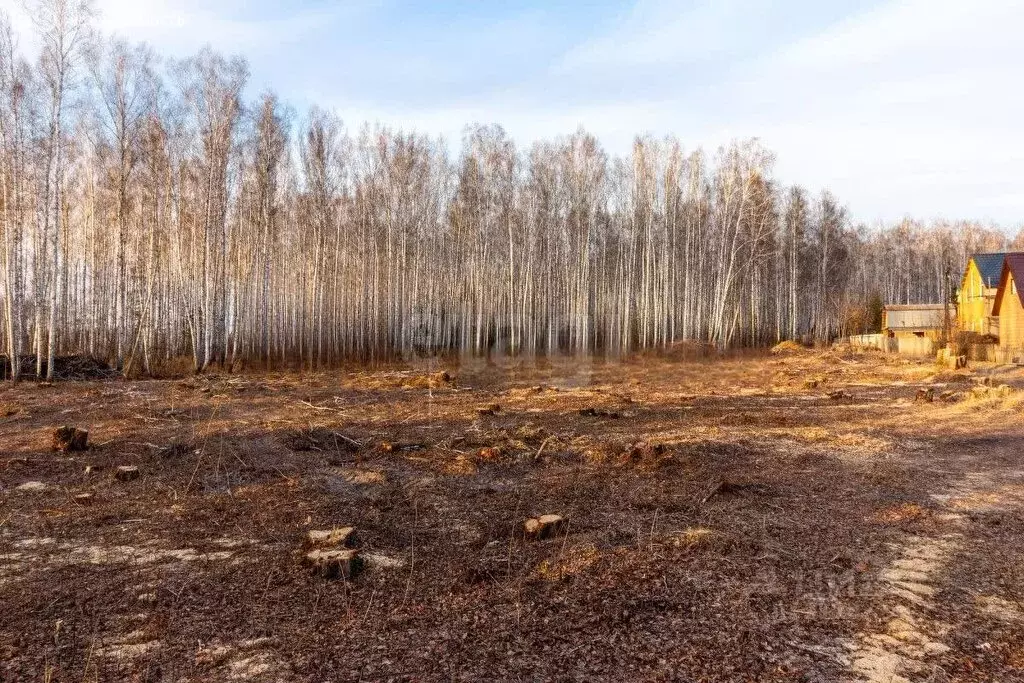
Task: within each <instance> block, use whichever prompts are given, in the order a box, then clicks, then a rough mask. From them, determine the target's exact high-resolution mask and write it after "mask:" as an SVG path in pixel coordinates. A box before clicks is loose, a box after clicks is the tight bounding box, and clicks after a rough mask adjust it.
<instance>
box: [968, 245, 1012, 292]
mask: <svg viewBox="0 0 1024 683" xmlns="http://www.w3.org/2000/svg"><path fill="white" fill-rule="evenodd" d="M1005 256H1006V253H1005V252H1000V253H997V254H972V255H971V259H973V260H974V264H975V265H976V266H978V271H979V272H980V273H981V281H982V282H983V283H984V284H985V286H986V287H998V286H999V276H1000V275H1002V273H1003V258H1004V257H1005Z"/></svg>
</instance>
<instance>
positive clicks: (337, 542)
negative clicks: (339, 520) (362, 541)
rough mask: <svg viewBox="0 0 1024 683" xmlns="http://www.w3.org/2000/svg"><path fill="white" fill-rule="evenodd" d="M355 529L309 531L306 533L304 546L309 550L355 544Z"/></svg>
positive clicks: (338, 528) (349, 527)
mask: <svg viewBox="0 0 1024 683" xmlns="http://www.w3.org/2000/svg"><path fill="white" fill-rule="evenodd" d="M355 531H356V528H355V527H352V526H343V527H337V528H334V529H311V530H309V531H307V532H306V546H307V547H311V548H337V547H339V546H341V547H344V546H348V545H351V544H352V543H354V542H355Z"/></svg>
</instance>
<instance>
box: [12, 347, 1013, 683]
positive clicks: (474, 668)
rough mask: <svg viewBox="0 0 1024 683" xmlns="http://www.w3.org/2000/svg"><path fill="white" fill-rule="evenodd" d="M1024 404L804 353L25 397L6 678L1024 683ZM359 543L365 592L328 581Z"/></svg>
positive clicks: (130, 387)
mask: <svg viewBox="0 0 1024 683" xmlns="http://www.w3.org/2000/svg"><path fill="white" fill-rule="evenodd" d="M442 370H445V371H447V373H448V374H447V375H444V374H442V372H441V371H442ZM1004 384H1005V385H1007V386H1001V385H1004ZM1019 384H1022V382H1021V376H1020V374H1019V373H1018V372H1017V371H1016V370H1013V369H1008V368H997V367H983V368H970V369H967V370H960V371H956V372H950V371H939V370H937V369H936V367H935V366H934V365H932V364H928V363H915V362H911V361H907V360H903V359H894V358H888V357H883V356H880V355H874V354H867V355H858V354H853V353H850V352H842V351H828V352H812V351H802V350H797V349H789V350H782V352H781V353H779V354H777V355H768V354H764V355H752V356H747V357H737V358H728V359H707V360H690V361H685V362H680V361H677V360H673V359H671V358H655V357H651V358H640V359H635V360H633V361H631V362H622V363H602V362H598V361H586V362H581V361H575V362H569V361H565V362H561V361H559V362H552V361H545V360H528V361H527V360H522V361H507V362H503V363H497V364H495V363H487V362H482V361H481V362H479V363H464V364H462V365H461V366H456V365H447V366H445V367H443V368H441V367H437V365H436V364H426V365H424V366H423V367H415V368H389V369H382V370H376V371H353V372H336V373H318V374H301V375H300V374H265V375H258V374H247V375H244V376H232V375H221V376H200V377H194V378H189V379H186V380H160V381H156V380H153V381H120V380H88V381H77V382H70V381H65V382H56V383H55V384H54V385H52V386H45V385H43V386H40V385H35V384H31V383H22V384H20V385H18V386H11V385H6V386H5V387H4V388H2V389H0V613H2V618H0V679H2V680H11V681H21V680H33V681H34V680H48V681H120V680H137V681H164V680H167V681H208V680H247V681H334V680H367V681H369V680H414V681H434V680H509V681H514V680H587V681H589V680H704V681H764V680H774V681H836V680H877V681H883V680H884V681H906V680H910V681H918V680H920V681H926V680H927V681H960V680H970V681H987V680H1000V681H1012V680H1024V554H1022V553H1024V550H1022V548H1024V545H1022V541H1024V521H1022V516H1021V512H1020V510H1021V508H1020V505H1021V503H1022V502H1024V450H1022V449H1020V448H1019V444H1020V443H1021V438H1022V436H1024V411H1022V406H1024V392H1019V391H1018V389H1017V388H1016V387H1017V386H1018V385H1019ZM929 388H934V389H935V391H934V392H931V400H926V399H918V394H919V391H918V390H919V389H926V390H927V389H929ZM926 393H927V392H926ZM65 425H66V426H71V427H77V428H81V429H85V430H88V432H89V448H88V449H87V450H85V451H81V452H78V451H68V452H55V451H54V450H52V445H51V444H52V442H53V432H54V430H55V429H57V428H58V427H61V426H65ZM122 466H132V467H137V468H138V473H137V474H138V476H137V477H135V475H133V476H132V477H127V476H121V474H120V471H119V470H118V468H119V467H122ZM83 494H91V495H83ZM550 514H556V515H561V517H562V518H563V519H562V521H561V522H559V524H558V525H556V526H555V527H553V531H552V533H551V534H540V535H539V536H538V537H539V538H540V539H542V540H538V539H537V538H532V537H528V536H527V534H526V533H525V532H524V526H523V525H524V523H525V521H526V520H527V519H530V518H540V517H541V516H542V515H550ZM348 526H351V527H354V528H355V531H354V533H353V535H352V537H351V539H353V540H352V541H351V542H350V545H353V547H355V548H358V550H359V555H360V558H361V559H362V560H363V562H362V565H361V571H359V572H358V573H355V574H354V575H353V576H352V577H351V578H347V579H346V578H344V577H343V576H342V577H340V578H328V577H327V576H325V574H324V573H323V572H318V571H314V570H312V569H311V568H310V567H309V566H307V563H304V562H303V561H302V560H303V559H304V552H305V550H306V545H305V544H306V542H307V540H308V538H307V536H308V532H309V531H311V530H330V529H335V528H341V527H348ZM535 535H536V534H535Z"/></svg>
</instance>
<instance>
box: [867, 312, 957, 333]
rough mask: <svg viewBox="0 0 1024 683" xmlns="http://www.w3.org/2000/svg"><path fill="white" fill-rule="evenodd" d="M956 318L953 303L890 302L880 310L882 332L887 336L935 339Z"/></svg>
mask: <svg viewBox="0 0 1024 683" xmlns="http://www.w3.org/2000/svg"><path fill="white" fill-rule="evenodd" d="M947 320H948V322H949V323H950V324H951V323H952V322H953V321H954V320H956V306H954V305H953V304H947V305H943V304H898V305H897V304H891V305H889V306H886V307H885V308H884V309H883V310H882V333H883V334H885V335H887V336H889V337H897V338H899V337H918V338H924V339H932V340H937V339H939V338H940V337H941V336H942V332H943V330H944V329H945V328H946V324H947Z"/></svg>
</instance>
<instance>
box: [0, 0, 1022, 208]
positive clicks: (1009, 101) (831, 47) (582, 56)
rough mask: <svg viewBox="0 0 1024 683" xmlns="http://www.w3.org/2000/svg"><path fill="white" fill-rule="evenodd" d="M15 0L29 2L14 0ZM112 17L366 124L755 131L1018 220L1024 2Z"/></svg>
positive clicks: (239, 4)
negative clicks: (240, 66) (232, 60)
mask: <svg viewBox="0 0 1024 683" xmlns="http://www.w3.org/2000/svg"><path fill="white" fill-rule="evenodd" d="M0 4H2V5H13V4H14V0H0ZM97 5H98V8H99V10H100V12H101V18H100V26H101V28H102V29H103V30H104V31H105V32H108V33H119V34H122V35H124V36H125V37H127V38H129V39H132V40H145V41H147V42H150V43H151V44H153V45H154V46H155V47H156V48H157V49H158V50H159V51H160V52H162V53H165V54H170V55H172V56H184V55H186V54H189V53H191V52H194V51H195V50H196V49H198V48H199V47H201V46H202V45H203V44H205V43H211V44H213V45H214V46H215V47H217V48H218V49H220V50H222V51H225V52H237V53H241V54H243V55H245V56H246V57H247V58H248V59H249V62H250V66H251V69H252V83H251V92H252V93H253V94H256V93H258V92H259V91H260V90H262V89H264V88H273V89H274V90H276V91H277V92H278V93H279V94H280V95H282V96H283V97H284V98H285V99H286V100H288V101H289V102H290V103H291V104H293V105H294V106H295V107H296V108H298V109H299V110H300V112H301V110H302V109H304V108H305V107H306V106H307V105H309V104H311V103H317V104H319V105H321V106H325V107H328V108H333V109H334V110H336V111H337V112H338V113H339V114H340V115H341V116H342V117H343V118H344V120H345V121H346V123H347V124H348V125H349V127H350V128H352V129H356V128H358V127H359V126H360V125H361V124H362V123H363V122H365V121H371V122H372V121H380V122H383V123H387V124H390V125H394V126H401V127H404V128H415V129H417V130H420V131H423V132H426V133H430V134H432V135H436V134H441V135H444V136H445V137H446V138H448V139H450V140H456V141H457V140H458V139H459V137H460V135H461V131H462V128H463V126H464V125H465V124H466V123H471V122H479V123H500V124H502V125H503V126H504V127H505V128H506V129H507V130H508V131H509V132H510V134H511V135H512V136H513V137H514V138H515V139H516V140H518V141H519V142H521V143H522V144H523V145H527V144H529V143H530V142H531V141H533V140H535V139H538V138H542V137H553V136H556V135H559V134H562V133H568V132H572V131H573V130H575V129H576V128H577V127H579V126H583V127H584V128H586V129H587V130H589V131H591V132H593V133H594V134H596V135H597V136H598V137H599V138H600V139H601V140H602V142H603V143H604V145H605V147H606V148H607V149H608V150H609V151H611V152H613V153H623V152H627V151H628V149H629V147H630V144H631V141H632V139H633V136H634V135H635V134H637V133H651V134H654V135H656V136H660V135H663V134H666V133H674V134H676V135H677V136H678V137H679V138H680V140H681V141H682V142H683V143H684V145H686V146H687V147H688V148H693V147H696V146H698V145H701V146H704V147H705V148H709V149H713V148H715V147H717V146H718V145H720V144H723V143H725V142H727V141H729V140H730V139H733V138H745V137H759V138H761V139H762V140H763V141H764V143H765V145H766V146H768V147H769V148H770V149H772V150H773V151H774V152H775V153H776V155H777V162H776V166H775V169H776V175H777V176H778V177H780V179H782V180H784V181H786V182H798V183H801V184H804V185H806V186H808V187H809V188H812V189H815V190H817V189H820V188H823V187H827V188H829V189H831V190H832V191H833V192H835V193H836V194H837V195H838V196H839V197H840V199H841V200H842V201H844V202H845V203H846V204H847V205H848V206H849V208H850V211H851V213H852V214H853V215H854V216H855V217H856V218H857V219H859V220H863V221H866V222H868V223H872V222H875V221H878V220H895V219H898V218H900V217H902V216H904V215H908V214H909V215H913V216H915V217H918V218H922V219H931V218H950V219H955V218H973V219H979V220H993V221H998V222H1000V223H1002V224H1004V225H1005V226H1007V227H1016V226H1018V225H1021V224H1024V134H1022V133H1024V84H1022V80H1024V78H1022V77H1024V37H1022V35H1021V34H1022V33H1024V2H1021V1H1020V0H972V1H970V2H965V1H964V0H956V1H954V0H869V1H866V2H852V1H849V0H830V1H828V2H820V1H816V0H775V1H768V0H743V1H739V0H678V1H671V0H623V1H621V2H613V1H611V0H595V1H593V2H582V1H578V2H554V1H550V2H542V1H539V0H536V1H523V0H518V1H517V0H510V1H507V2H501V3H497V2H469V1H468V0H461V1H450V2H434V3H426V2H407V1H399V0H351V1H340V2H338V1H335V2H328V1H326V0H301V1H293V2H270V1H268V0H255V1H253V0H250V1H249V2H243V1H242V0H204V1H199V0H97Z"/></svg>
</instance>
